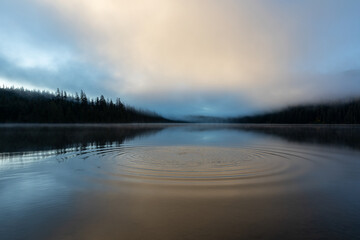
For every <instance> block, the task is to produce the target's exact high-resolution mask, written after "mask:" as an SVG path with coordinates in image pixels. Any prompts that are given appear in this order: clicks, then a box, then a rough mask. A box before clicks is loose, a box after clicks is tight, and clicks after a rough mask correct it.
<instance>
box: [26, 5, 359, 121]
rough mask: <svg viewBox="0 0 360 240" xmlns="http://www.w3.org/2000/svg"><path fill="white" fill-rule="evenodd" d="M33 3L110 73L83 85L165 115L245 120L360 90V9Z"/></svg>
mask: <svg viewBox="0 0 360 240" xmlns="http://www.w3.org/2000/svg"><path fill="white" fill-rule="evenodd" d="M30 2H32V3H35V4H36V6H39V8H41V9H42V10H44V12H45V13H43V14H45V15H44V16H46V18H47V17H49V18H51V19H53V21H54V22H55V23H56V24H57V25H59V26H60V30H59V31H58V32H57V33H56V34H59V32H63V33H65V35H66V36H67V37H66V38H65V39H66V40H65V41H68V39H71V43H70V45H72V46H73V48H75V49H76V53H77V54H78V55H79V56H82V58H84V59H86V62H87V63H88V64H89V66H100V67H99V69H100V68H102V67H103V68H104V69H105V70H104V72H106V73H107V74H108V77H107V78H102V80H99V79H101V78H99V77H92V76H91V74H89V75H87V74H85V75H84V76H83V77H89V78H90V79H94V80H93V84H94V86H95V85H98V86H99V87H100V88H101V89H107V90H108V91H112V92H113V95H116V94H118V95H120V96H124V97H125V98H126V99H127V101H129V102H131V103H134V104H136V105H139V106H144V107H146V108H150V109H154V110H157V111H160V112H161V113H171V114H182V113H184V114H197V113H199V114H203V113H206V112H208V113H209V114H210V113H211V114H231V112H233V113H234V114H238V113H239V114H240V113H246V112H251V111H255V110H259V109H266V108H274V107H281V106H284V105H286V104H295V103H298V102H306V101H310V100H311V101H315V100H321V99H324V98H326V97H331V96H332V95H334V94H335V95H336V96H337V97H343V96H348V95H349V94H356V93H357V92H356V91H358V90H359V88H360V87H359V84H358V83H357V82H356V80H354V78H353V77H349V76H348V75H346V74H342V73H343V72H344V71H346V70H349V69H359V68H360V43H359V41H358V40H359V39H360V27H359V22H360V16H359V14H358V11H357V10H358V9H360V3H358V2H357V1H351V0H349V1H346V2H344V1H336V0H329V1H325V0H319V1H310V0H308V1H283V0H274V1H250V0H249V1H236V0H225V1H223V0H221V1H220V0H207V1H205V0H193V1H183V0H153V1H142V0H132V1H126V0H101V1H100V0H34V1H30ZM56 34H54V36H56ZM49 35H53V34H52V33H51V34H49ZM70 52H71V53H73V50H71V51H70ZM45 63H46V61H45ZM87 69H90V67H89V68H86V66H85V65H83V67H80V68H79V69H77V70H76V71H75V72H78V73H80V72H81V71H84V72H86V71H87ZM71 71H73V70H71V69H69V74H70V72H71ZM65 72H66V71H65ZM348 78H349V79H348ZM90 81H91V80H90ZM171 106H176V107H171Z"/></svg>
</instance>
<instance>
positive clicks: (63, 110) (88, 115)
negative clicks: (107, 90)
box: [0, 86, 170, 123]
mask: <svg viewBox="0 0 360 240" xmlns="http://www.w3.org/2000/svg"><path fill="white" fill-rule="evenodd" d="M0 122H2V123H133V122H134V123H135V122H136V123H144V122H170V120H168V119H166V118H164V117H162V116H160V115H158V114H156V113H152V112H148V111H142V110H138V109H135V108H134V107H131V106H127V105H124V104H123V103H122V102H121V101H120V98H117V99H116V101H115V102H113V101H112V100H111V99H105V97H104V96H103V95H101V96H100V97H97V98H95V99H89V98H88V97H87V96H86V93H85V92H84V91H81V92H80V94H78V93H75V95H71V94H68V93H67V92H66V91H62V90H59V89H57V91H56V92H53V93H52V92H48V91H36V90H26V89H24V88H14V87H10V88H8V87H5V86H3V87H1V88H0Z"/></svg>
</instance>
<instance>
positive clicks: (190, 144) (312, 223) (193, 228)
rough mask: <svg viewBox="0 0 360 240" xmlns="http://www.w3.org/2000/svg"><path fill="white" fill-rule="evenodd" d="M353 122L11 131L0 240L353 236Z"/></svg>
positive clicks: (3, 138)
mask: <svg viewBox="0 0 360 240" xmlns="http://www.w3.org/2000/svg"><path fill="white" fill-rule="evenodd" d="M359 136H360V134H359V128H358V127H357V126H352V127H349V126H339V127H318V126H298V127H295V128H294V127H289V126H269V125H255V126H252V125H156V124H155V125H140V126H134V125H125V126H123V125H96V126H73V125H72V126H71V125H70V126H56V127H53V126H50V125H49V126H45V127H44V126H26V127H25V126H21V127H19V126H17V127H8V126H7V127H2V128H1V132H0V143H1V144H0V149H1V151H0V152H1V153H0V239H144V238H145V239H239V238H245V239H249V238H250V239H253V238H257V239H282V238H285V239H319V238H324V239H356V238H357V237H358V236H359V234H360V230H359V228H358V223H359V222H360V189H359V188H358V186H359V184H360V161H359V159H360V152H359V151H358V149H359V148H358V147H359V146H358V143H359V142H360V141H359V140H360V138H359Z"/></svg>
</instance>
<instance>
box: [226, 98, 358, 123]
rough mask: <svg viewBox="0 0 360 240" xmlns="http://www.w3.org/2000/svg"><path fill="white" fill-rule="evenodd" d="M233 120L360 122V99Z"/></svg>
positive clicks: (291, 108) (300, 107)
mask: <svg viewBox="0 0 360 240" xmlns="http://www.w3.org/2000/svg"><path fill="white" fill-rule="evenodd" d="M232 122H236V123H283V124H288V123H289V124H290V123H293V124H310V123H322V124H360V99H356V100H352V101H348V102H342V103H334V104H319V105H307V106H296V107H288V108H286V109H284V110H280V111H276V112H272V113H264V114H259V115H254V116H246V117H239V118H235V119H232Z"/></svg>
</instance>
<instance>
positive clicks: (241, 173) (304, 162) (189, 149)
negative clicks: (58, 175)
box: [57, 146, 312, 181]
mask: <svg viewBox="0 0 360 240" xmlns="http://www.w3.org/2000/svg"><path fill="white" fill-rule="evenodd" d="M57 159H58V160H59V161H70V160H74V159H83V160H87V164H86V165H87V166H88V165H89V163H93V164H95V165H96V166H98V167H97V170H96V171H99V172H103V173H104V174H106V175H107V176H109V175H110V176H112V177H115V178H121V177H135V178H151V179H158V180H161V179H167V180H169V179H170V180H177V181H180V180H193V181H202V180H203V181H204V180H206V181H209V180H213V181H216V180H241V179H261V178H264V177H267V178H271V179H272V180H275V179H276V180H278V179H281V180H286V179H289V178H292V177H296V176H299V175H301V174H303V173H306V171H308V170H309V169H310V167H311V165H312V162H311V160H310V159H309V158H307V157H305V155H304V154H299V153H293V152H291V151H287V152H286V151H281V150H274V149H266V148H254V147H241V148H231V147H203V146H156V147H144V146H139V147H124V146H122V147H105V148H98V149H89V150H85V151H79V152H73V153H68V154H63V155H59V156H58V157H57ZM90 165H91V164H90ZM103 166H104V167H103ZM94 169H96V168H94Z"/></svg>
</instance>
